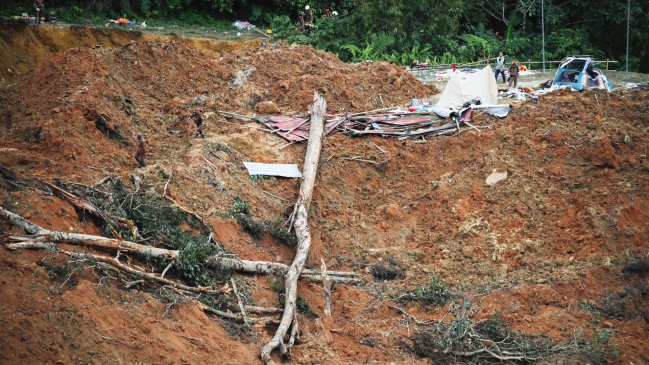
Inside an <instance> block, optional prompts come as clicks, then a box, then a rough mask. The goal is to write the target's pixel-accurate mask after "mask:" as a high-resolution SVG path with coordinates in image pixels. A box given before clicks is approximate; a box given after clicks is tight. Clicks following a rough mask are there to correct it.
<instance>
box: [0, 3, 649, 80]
mask: <svg viewBox="0 0 649 365" xmlns="http://www.w3.org/2000/svg"><path fill="white" fill-rule="evenodd" d="M307 4H309V5H311V8H312V9H313V11H314V15H315V18H316V25H317V28H315V29H314V30H312V31H310V32H305V33H300V32H297V31H296V28H297V25H298V20H297V19H298V14H299V13H300V12H303V11H304V6H305V5H307ZM626 5H627V2H626V1H624V0H613V1H608V2H600V3H598V4H597V5H596V6H595V5H593V4H592V3H591V2H589V1H587V0H577V1H571V2H557V1H553V0H545V1H544V11H545V31H546V40H545V41H546V59H548V60H560V59H562V58H563V57H565V56H567V55H571V54H591V55H593V56H594V57H596V58H599V59H604V58H608V59H617V60H620V61H622V60H623V59H624V57H625V53H626V48H625V45H626V42H625V37H626ZM47 6H48V8H47V9H48V10H50V11H54V12H55V13H56V16H57V18H58V19H60V20H62V21H66V22H71V23H91V24H103V23H105V21H106V19H109V18H111V19H115V18H117V17H120V16H124V17H127V18H129V19H135V20H138V21H142V20H146V22H147V24H148V25H149V26H152V27H165V28H167V31H169V30H172V31H173V29H176V28H182V29H183V33H189V34H191V32H192V31H191V29H192V28H193V29H195V30H196V32H198V33H199V34H202V31H203V30H205V31H207V30H209V29H211V30H232V27H231V25H230V23H231V21H233V20H248V21H250V22H252V23H253V24H256V25H258V26H260V27H271V28H272V29H273V32H274V34H275V36H276V37H277V38H285V39H287V40H288V41H290V42H299V43H305V44H311V45H313V46H315V47H317V48H320V49H324V50H327V51H330V52H334V53H336V54H338V55H339V56H340V57H341V59H343V60H346V61H365V60H368V59H369V60H385V61H390V62H394V63H398V64H409V63H411V62H412V61H413V60H420V61H425V60H428V61H430V62H436V63H462V62H470V61H476V60H479V59H484V58H485V57H495V56H496V55H497V53H498V52H500V51H503V52H505V54H507V55H509V56H510V59H512V58H516V59H518V60H527V59H532V60H540V59H541V3H540V1H538V0H505V1H499V2H494V1H488V0H445V1H433V0H413V1H406V0H397V1H394V0H341V1H335V2H329V1H321V0H315V1H309V0H272V1H261V0H128V1H125V0H81V1H71V0H51V1H48V2H47ZM325 7H330V8H331V9H332V10H335V11H337V12H338V13H339V14H340V15H339V16H337V17H326V16H324V8H325ZM22 12H32V6H31V1H24V2H21V3H16V2H8V3H7V4H3V5H2V6H0V14H2V15H4V16H9V15H20V13H22ZM630 28H631V35H630V49H631V52H630V69H631V70H632V71H640V72H645V73H647V72H649V31H648V30H649V2H646V1H632V2H631V24H630ZM623 67H624V62H621V63H619V64H618V68H619V69H622V68H623Z"/></svg>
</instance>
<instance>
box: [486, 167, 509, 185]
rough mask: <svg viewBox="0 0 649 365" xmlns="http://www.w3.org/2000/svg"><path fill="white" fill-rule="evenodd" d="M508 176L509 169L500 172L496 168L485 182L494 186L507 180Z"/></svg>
mask: <svg viewBox="0 0 649 365" xmlns="http://www.w3.org/2000/svg"><path fill="white" fill-rule="evenodd" d="M506 178H507V171H505V172H498V170H496V169H494V170H493V172H492V173H491V175H489V176H487V180H485V183H486V184H487V185H489V186H492V185H496V184H497V183H499V182H501V181H503V180H505V179H506Z"/></svg>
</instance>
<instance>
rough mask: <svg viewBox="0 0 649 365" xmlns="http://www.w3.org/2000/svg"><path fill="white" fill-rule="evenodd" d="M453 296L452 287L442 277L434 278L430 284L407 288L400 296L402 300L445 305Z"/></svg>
mask: <svg viewBox="0 0 649 365" xmlns="http://www.w3.org/2000/svg"><path fill="white" fill-rule="evenodd" d="M452 298H453V294H452V293H451V288H450V287H449V286H448V284H446V283H445V282H444V281H443V280H442V279H440V278H434V279H432V280H431V281H430V282H429V283H428V285H425V286H418V287H417V288H415V289H414V290H407V291H406V292H405V293H403V294H401V295H400V296H398V299H399V300H400V301H402V302H408V301H414V302H419V303H421V304H425V305H444V304H446V303H448V302H449V301H450V300H451V299H452Z"/></svg>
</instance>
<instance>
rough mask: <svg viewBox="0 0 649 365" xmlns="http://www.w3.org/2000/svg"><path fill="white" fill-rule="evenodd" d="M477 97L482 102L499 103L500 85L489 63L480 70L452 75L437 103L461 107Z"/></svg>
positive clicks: (448, 106) (444, 105)
mask: <svg viewBox="0 0 649 365" xmlns="http://www.w3.org/2000/svg"><path fill="white" fill-rule="evenodd" d="M475 99H478V100H480V103H482V104H490V105H493V104H498V85H497V84H496V79H495V78H494V73H493V71H492V69H491V66H489V65H487V66H485V68H483V69H482V70H480V71H478V72H474V73H469V74H467V73H461V72H458V73H456V74H454V75H452V76H451V78H450V79H449V80H448V83H447V84H446V87H445V88H444V91H443V92H442V96H441V97H440V98H439V101H438V102H437V105H439V106H442V107H445V108H451V109H459V108H461V107H462V105H463V104H464V103H466V102H467V101H470V100H475Z"/></svg>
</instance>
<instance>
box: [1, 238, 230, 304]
mask: <svg viewBox="0 0 649 365" xmlns="http://www.w3.org/2000/svg"><path fill="white" fill-rule="evenodd" d="M6 247H7V248H9V249H12V250H15V249H45V250H48V251H56V252H60V253H63V254H66V255H68V256H70V257H74V258H80V259H87V260H92V261H97V262H101V263H104V264H106V265H109V266H111V267H112V268H113V269H115V270H118V271H123V272H126V273H128V274H131V275H133V276H137V277H140V278H142V279H145V280H148V281H155V282H157V283H159V284H164V285H169V286H172V287H174V288H176V289H180V290H184V291H188V292H193V293H207V294H211V293H219V294H223V292H222V291H220V290H215V289H213V288H210V287H197V286H189V285H185V284H182V283H178V282H175V281H173V280H169V279H165V278H163V277H161V276H157V275H155V274H153V273H148V272H144V271H141V270H138V269H134V268H132V267H130V266H128V265H125V264H123V263H121V262H120V261H119V260H117V258H110V257H106V256H102V255H95V254H91V253H78V252H70V251H66V250H60V249H58V247H57V246H56V245H55V244H54V243H51V242H42V241H24V242H18V243H11V244H8V245H6Z"/></svg>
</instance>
